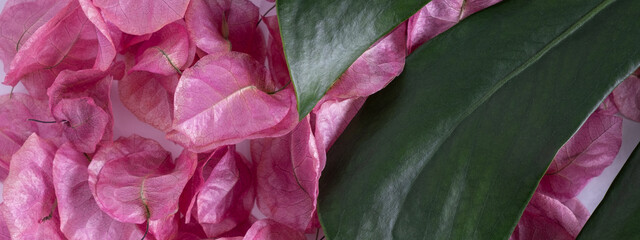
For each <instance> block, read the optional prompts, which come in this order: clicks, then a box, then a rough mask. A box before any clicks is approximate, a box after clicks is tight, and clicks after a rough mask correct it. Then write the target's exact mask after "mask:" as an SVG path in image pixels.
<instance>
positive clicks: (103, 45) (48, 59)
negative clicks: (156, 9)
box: [4, 1, 116, 86]
mask: <svg viewBox="0 0 640 240" xmlns="http://www.w3.org/2000/svg"><path fill="white" fill-rule="evenodd" d="M91 20H94V19H91ZM91 20H90V19H88V18H87V16H86V15H85V13H84V12H83V9H82V8H81V6H80V5H79V4H78V2H77V1H71V2H70V3H69V4H68V5H67V6H66V7H64V8H63V9H62V10H61V11H60V12H58V14H57V15H56V16H55V17H53V18H52V19H51V20H49V22H47V23H46V24H44V25H42V27H40V28H39V29H38V30H37V31H36V32H35V33H34V34H33V35H32V36H31V38H29V40H27V41H26V42H25V43H24V45H23V46H22V47H21V49H20V51H19V52H18V53H17V54H16V55H15V58H14V60H13V62H12V63H11V66H10V67H9V71H8V72H7V76H6V78H5V81H4V83H5V84H7V85H11V86H15V85H16V84H17V83H18V81H20V79H21V78H23V77H24V76H26V75H28V74H30V73H33V72H37V71H47V70H52V71H61V70H62V69H72V70H77V69H84V68H91V66H93V68H95V69H98V70H102V71H104V70H107V68H108V67H109V66H110V65H111V62H112V61H113V59H114V58H115V53H116V52H115V47H114V46H113V44H112V43H111V44H108V42H109V41H108V39H107V37H106V36H104V35H103V31H102V30H98V29H96V27H95V25H94V24H92V22H91ZM53 39H55V41H54V40H53Z"/></svg>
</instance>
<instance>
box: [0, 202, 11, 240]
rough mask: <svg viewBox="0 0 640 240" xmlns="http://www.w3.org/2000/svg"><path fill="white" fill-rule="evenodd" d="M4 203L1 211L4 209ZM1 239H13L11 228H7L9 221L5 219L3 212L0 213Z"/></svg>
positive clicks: (0, 205)
mask: <svg viewBox="0 0 640 240" xmlns="http://www.w3.org/2000/svg"><path fill="white" fill-rule="evenodd" d="M2 208H4V207H2V203H0V209H2ZM0 239H11V234H10V233H9V228H7V220H5V219H4V215H3V214H2V211H0Z"/></svg>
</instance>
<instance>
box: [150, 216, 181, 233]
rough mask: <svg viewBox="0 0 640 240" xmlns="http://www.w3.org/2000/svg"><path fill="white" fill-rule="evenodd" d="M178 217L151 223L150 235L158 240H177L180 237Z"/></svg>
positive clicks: (169, 217)
mask: <svg viewBox="0 0 640 240" xmlns="http://www.w3.org/2000/svg"><path fill="white" fill-rule="evenodd" d="M178 215H179V214H173V215H169V216H168V217H166V218H162V219H158V220H152V221H149V233H150V234H151V235H153V236H154V237H155V238H156V239H175V238H176V237H178V218H179V217H178Z"/></svg>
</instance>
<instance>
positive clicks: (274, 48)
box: [262, 16, 291, 89]
mask: <svg viewBox="0 0 640 240" xmlns="http://www.w3.org/2000/svg"><path fill="white" fill-rule="evenodd" d="M262 20H263V21H264V23H265V24H266V25H267V29H269V41H268V43H267V44H268V46H269V48H268V49H267V59H269V73H270V74H271V79H272V81H273V83H267V86H269V84H271V85H273V86H272V88H274V89H280V88H282V87H283V86H286V85H287V84H289V82H291V77H290V76H289V68H288V67H287V61H286V60H285V57H284V50H283V49H282V37H281V36H280V27H279V26H278V17H277V16H269V17H264V18H263V19H262Z"/></svg>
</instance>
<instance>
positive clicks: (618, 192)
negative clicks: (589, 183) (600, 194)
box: [578, 145, 640, 240]
mask: <svg viewBox="0 0 640 240" xmlns="http://www.w3.org/2000/svg"><path fill="white" fill-rule="evenodd" d="M638 223H640V145H638V146H636V149H635V150H633V153H632V154H631V157H629V159H628V160H627V162H626V163H625V164H624V166H623V167H622V170H620V173H618V176H616V179H615V180H613V183H612V184H611V187H609V190H608V191H607V195H605V196H604V199H602V202H600V205H598V208H596V211H595V212H594V213H593V215H591V217H590V218H589V221H587V224H585V226H584V228H582V231H581V232H580V235H578V239H580V240H583V239H596V240H601V239H640V227H638Z"/></svg>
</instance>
